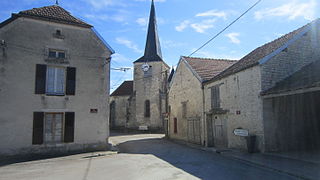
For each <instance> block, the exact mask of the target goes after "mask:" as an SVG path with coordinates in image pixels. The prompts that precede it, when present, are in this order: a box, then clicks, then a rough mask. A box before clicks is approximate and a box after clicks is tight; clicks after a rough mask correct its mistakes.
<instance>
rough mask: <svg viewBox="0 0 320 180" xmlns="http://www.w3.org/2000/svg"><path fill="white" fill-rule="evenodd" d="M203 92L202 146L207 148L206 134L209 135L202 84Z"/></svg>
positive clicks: (202, 88)
mask: <svg viewBox="0 0 320 180" xmlns="http://www.w3.org/2000/svg"><path fill="white" fill-rule="evenodd" d="M201 90H202V124H203V126H202V129H203V130H202V136H203V142H201V143H203V144H202V145H204V146H206V139H207V138H206V134H207V123H206V110H205V109H206V108H205V105H206V103H205V95H204V85H203V82H202V83H201Z"/></svg>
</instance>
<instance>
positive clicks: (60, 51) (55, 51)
mask: <svg viewBox="0 0 320 180" xmlns="http://www.w3.org/2000/svg"><path fill="white" fill-rule="evenodd" d="M50 52H54V53H55V56H54V57H51V56H50ZM59 53H64V57H63V58H61V57H59ZM48 57H49V58H58V59H66V51H64V50H57V49H49V52H48Z"/></svg>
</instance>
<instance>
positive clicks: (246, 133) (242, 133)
mask: <svg viewBox="0 0 320 180" xmlns="http://www.w3.org/2000/svg"><path fill="white" fill-rule="evenodd" d="M233 133H234V135H236V136H243V137H246V136H249V131H248V130H246V129H235V130H234V131H233Z"/></svg>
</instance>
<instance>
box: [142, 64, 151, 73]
mask: <svg viewBox="0 0 320 180" xmlns="http://www.w3.org/2000/svg"><path fill="white" fill-rule="evenodd" d="M149 68H150V66H149V64H147V63H145V64H142V66H141V69H142V70H143V71H144V72H146V71H148V70H149Z"/></svg>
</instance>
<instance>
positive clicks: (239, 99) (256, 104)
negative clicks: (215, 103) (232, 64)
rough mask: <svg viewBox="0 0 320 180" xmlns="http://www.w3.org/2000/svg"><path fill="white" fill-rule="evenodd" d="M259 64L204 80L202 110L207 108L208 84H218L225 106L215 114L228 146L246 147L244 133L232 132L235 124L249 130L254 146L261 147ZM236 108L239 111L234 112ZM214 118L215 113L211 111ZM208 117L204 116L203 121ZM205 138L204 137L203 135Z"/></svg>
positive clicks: (208, 101) (209, 108)
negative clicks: (236, 133)
mask: <svg viewBox="0 0 320 180" xmlns="http://www.w3.org/2000/svg"><path fill="white" fill-rule="evenodd" d="M260 80H261V75H260V67H259V66H254V67H252V68H249V69H246V70H244V71H241V72H238V73H236V74H233V75H230V76H227V77H225V78H223V79H221V80H218V81H215V82H211V83H209V84H205V89H204V90H205V112H207V113H208V112H209V111H210V110H211V87H213V86H216V85H219V84H220V102H221V108H222V109H224V110H227V111H228V112H227V113H226V114H225V115H218V116H217V117H218V118H223V119H224V120H225V122H226V123H225V126H226V133H227V134H226V135H227V146H228V148H238V149H244V150H245V149H246V141H245V138H244V137H240V136H236V135H234V133H233V131H234V129H236V128H243V129H246V130H248V131H249V134H250V135H256V136H258V137H257V138H258V148H259V149H260V150H261V149H263V122H262V100H261V97H260V96H259V94H260V91H261V82H260ZM237 111H240V114H238V115H237ZM213 118H215V115H213ZM210 119H211V117H210V116H207V117H206V122H208V121H210ZM207 138H208V137H207Z"/></svg>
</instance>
